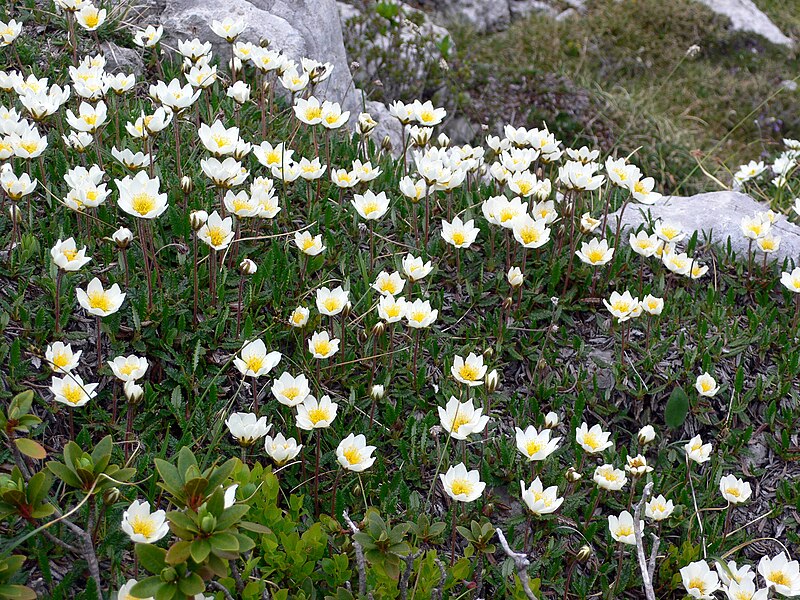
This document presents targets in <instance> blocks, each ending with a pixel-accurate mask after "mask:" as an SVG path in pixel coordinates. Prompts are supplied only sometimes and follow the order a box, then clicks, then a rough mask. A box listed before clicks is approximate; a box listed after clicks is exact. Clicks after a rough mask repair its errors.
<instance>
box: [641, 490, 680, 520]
mask: <svg viewBox="0 0 800 600" xmlns="http://www.w3.org/2000/svg"><path fill="white" fill-rule="evenodd" d="M674 510H675V505H674V504H673V503H672V500H667V499H666V498H664V496H663V495H659V496H656V497H654V498H651V499H650V500H649V501H648V502H647V503H646V504H645V505H644V514H645V515H646V516H647V518H648V519H653V521H663V520H664V519H667V518H669V516H670V515H671V514H672V512H673V511H674Z"/></svg>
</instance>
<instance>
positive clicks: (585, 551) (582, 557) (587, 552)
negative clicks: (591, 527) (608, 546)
mask: <svg viewBox="0 0 800 600" xmlns="http://www.w3.org/2000/svg"><path fill="white" fill-rule="evenodd" d="M591 556H592V549H591V548H590V547H589V546H581V547H580V550H578V553H577V554H576V555H575V559H576V560H578V561H579V562H586V561H587V560H589V558H590V557H591Z"/></svg>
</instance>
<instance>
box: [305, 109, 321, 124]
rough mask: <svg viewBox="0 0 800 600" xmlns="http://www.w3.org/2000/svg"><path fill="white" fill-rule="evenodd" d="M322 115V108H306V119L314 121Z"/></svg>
mask: <svg viewBox="0 0 800 600" xmlns="http://www.w3.org/2000/svg"><path fill="white" fill-rule="evenodd" d="M321 117H322V108H320V107H311V108H307V109H306V121H314V120H316V119H319V118H321Z"/></svg>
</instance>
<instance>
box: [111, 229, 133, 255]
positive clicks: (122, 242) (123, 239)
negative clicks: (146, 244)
mask: <svg viewBox="0 0 800 600" xmlns="http://www.w3.org/2000/svg"><path fill="white" fill-rule="evenodd" d="M111 239H112V240H114V243H115V244H116V245H117V248H119V249H120V250H125V248H127V247H128V246H129V245H130V243H131V242H132V241H133V233H132V232H131V230H130V229H128V228H127V227H120V228H119V229H117V230H116V231H115V232H114V233H113V234H111Z"/></svg>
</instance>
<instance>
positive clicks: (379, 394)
mask: <svg viewBox="0 0 800 600" xmlns="http://www.w3.org/2000/svg"><path fill="white" fill-rule="evenodd" d="M384 393H385V390H384V387H383V386H382V385H380V384H377V383H376V384H375V385H373V386H372V389H371V390H370V393H369V395H370V396H372V399H373V400H381V399H382V398H383V395H384Z"/></svg>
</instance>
